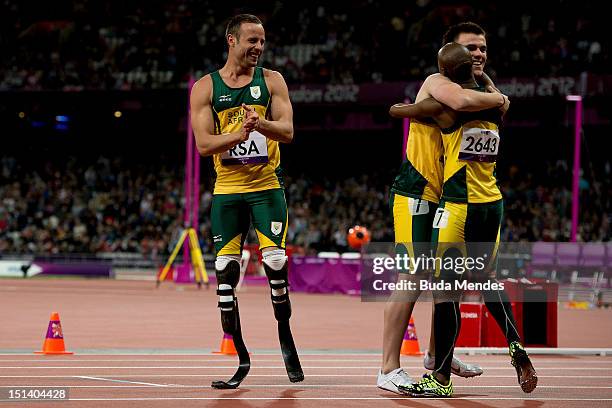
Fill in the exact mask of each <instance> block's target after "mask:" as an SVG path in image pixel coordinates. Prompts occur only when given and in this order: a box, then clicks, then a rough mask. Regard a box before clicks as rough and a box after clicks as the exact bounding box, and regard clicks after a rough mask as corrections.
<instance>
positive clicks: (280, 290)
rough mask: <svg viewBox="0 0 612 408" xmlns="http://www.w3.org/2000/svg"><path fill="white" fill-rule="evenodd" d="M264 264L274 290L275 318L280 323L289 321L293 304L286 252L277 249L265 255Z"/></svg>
mask: <svg viewBox="0 0 612 408" xmlns="http://www.w3.org/2000/svg"><path fill="white" fill-rule="evenodd" d="M263 264H264V270H265V271H266V275H267V276H268V282H269V283H270V289H271V290H272V307H273V308H274V317H276V320H277V321H279V322H283V321H289V318H291V302H290V301H289V291H288V287H289V283H288V281H287V280H288V274H287V257H286V256H285V251H284V250H282V249H276V250H273V251H268V252H266V253H265V254H264V255H263Z"/></svg>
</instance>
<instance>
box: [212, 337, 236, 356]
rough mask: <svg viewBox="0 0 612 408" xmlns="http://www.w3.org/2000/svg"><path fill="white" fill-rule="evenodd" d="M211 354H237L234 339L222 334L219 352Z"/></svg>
mask: <svg viewBox="0 0 612 408" xmlns="http://www.w3.org/2000/svg"><path fill="white" fill-rule="evenodd" d="M213 354H238V352H237V351H236V346H234V338H233V337H232V335H231V334H227V333H223V340H221V350H219V351H213Z"/></svg>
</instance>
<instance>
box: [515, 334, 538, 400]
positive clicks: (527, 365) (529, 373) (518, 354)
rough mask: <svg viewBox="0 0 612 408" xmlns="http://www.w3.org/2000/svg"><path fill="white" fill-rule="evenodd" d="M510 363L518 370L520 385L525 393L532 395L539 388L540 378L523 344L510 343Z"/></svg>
mask: <svg viewBox="0 0 612 408" xmlns="http://www.w3.org/2000/svg"><path fill="white" fill-rule="evenodd" d="M510 357H511V360H510V362H511V363H512V365H513V366H514V368H515V369H516V375H517V377H518V383H519V385H520V386H521V389H522V390H523V392H526V393H530V392H531V391H533V390H535V388H536V387H537V386H538V376H537V374H536V371H535V368H533V365H532V364H531V360H530V359H529V355H528V354H527V352H526V351H525V348H523V346H522V345H521V343H519V342H517V341H513V342H512V343H510Z"/></svg>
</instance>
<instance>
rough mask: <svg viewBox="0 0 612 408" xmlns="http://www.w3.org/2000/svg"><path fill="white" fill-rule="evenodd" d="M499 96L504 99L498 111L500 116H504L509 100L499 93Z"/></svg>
mask: <svg viewBox="0 0 612 408" xmlns="http://www.w3.org/2000/svg"><path fill="white" fill-rule="evenodd" d="M499 94H500V95H501V96H502V97H503V98H504V104H503V105H501V106H500V107H499V110H501V111H502V115H505V114H506V112H508V109H510V99H509V98H508V97H507V96H506V95H504V94H503V93H501V92H500V93H499Z"/></svg>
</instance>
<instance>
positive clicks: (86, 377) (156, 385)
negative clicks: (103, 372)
mask: <svg viewBox="0 0 612 408" xmlns="http://www.w3.org/2000/svg"><path fill="white" fill-rule="evenodd" d="M73 377H74V378H81V379H84V380H97V381H110V382H118V383H128V384H139V385H147V386H150V387H166V385H165V384H154V383H146V382H138V381H127V380H115V379H112V378H104V377H90V376H87V375H75V376H73Z"/></svg>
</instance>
